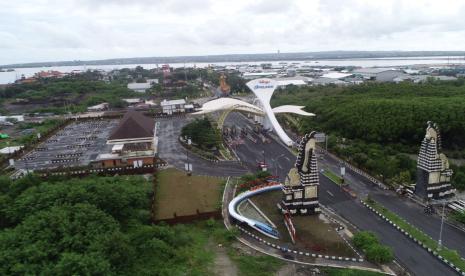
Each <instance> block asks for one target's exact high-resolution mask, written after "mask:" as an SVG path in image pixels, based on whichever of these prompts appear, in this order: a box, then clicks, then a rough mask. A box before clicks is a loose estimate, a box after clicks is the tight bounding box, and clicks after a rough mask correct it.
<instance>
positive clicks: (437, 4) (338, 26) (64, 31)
mask: <svg viewBox="0 0 465 276" xmlns="http://www.w3.org/2000/svg"><path fill="white" fill-rule="evenodd" d="M464 18H465V1H462V0H457V1H454V0H431V1H429V0H424V1H421V0H419V1H414V0H399V1H388V0H382V1H381V0H379V1H378V0H366V1H363V0H321V1H318V0H315V1H312V0H302V1H297V0H296V1H292V0H269V1H259V0H256V1H249V0H231V1H220V0H185V1H181V0H21V1H19V0H18V1H9V0H0V64H8V63H20V62H21V63H22V62H38V61H59V60H78V59H79V60H89V59H106V58H120V57H146V56H178V55H210V54H237V53H270V52H276V51H277V50H278V49H279V50H280V51H281V52H301V51H327V50H465V19H464Z"/></svg>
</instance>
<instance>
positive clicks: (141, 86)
mask: <svg viewBox="0 0 465 276" xmlns="http://www.w3.org/2000/svg"><path fill="white" fill-rule="evenodd" d="M150 87H152V85H151V84H150V83H149V82H142V83H140V82H132V83H128V88H129V89H131V90H133V91H135V92H139V93H144V92H145V91H147V89H150Z"/></svg>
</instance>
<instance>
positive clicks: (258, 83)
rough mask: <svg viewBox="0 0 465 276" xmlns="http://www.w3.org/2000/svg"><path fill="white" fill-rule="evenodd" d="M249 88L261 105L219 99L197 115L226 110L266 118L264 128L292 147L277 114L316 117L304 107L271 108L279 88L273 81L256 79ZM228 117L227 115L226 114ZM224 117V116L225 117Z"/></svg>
mask: <svg viewBox="0 0 465 276" xmlns="http://www.w3.org/2000/svg"><path fill="white" fill-rule="evenodd" d="M247 87H249V88H250V90H252V92H253V93H254V94H255V96H256V97H257V99H258V101H259V105H254V104H250V103H248V102H245V101H242V100H238V99H233V98H218V99H215V100H212V101H209V102H206V103H205V104H203V106H202V107H201V108H200V110H198V111H197V112H195V113H194V115H195V114H206V113H211V112H215V111H221V110H225V111H226V112H228V113H229V112H230V111H231V110H238V111H246V112H249V113H252V114H255V115H259V116H264V117H265V122H264V126H265V127H267V126H268V127H269V126H271V127H272V128H273V129H274V131H275V132H276V134H277V135H278V136H279V138H280V139H281V141H283V143H284V144H286V145H287V146H289V147H291V146H292V145H293V144H294V142H293V141H292V139H291V138H289V136H288V135H287V134H286V132H285V131H284V130H283V128H282V127H281V125H280V124H279V123H278V120H277V119H276V116H275V114H276V113H294V114H298V115H302V116H315V114H313V113H309V112H306V111H304V110H302V109H303V108H304V106H296V105H283V106H278V107H275V108H271V106H270V99H271V96H273V92H274V91H275V89H276V88H277V83H276V81H275V80H273V79H268V78H263V79H255V80H252V81H249V82H248V83H247ZM226 115H227V114H226ZM223 117H224V116H223Z"/></svg>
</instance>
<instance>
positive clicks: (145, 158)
mask: <svg viewBox="0 0 465 276" xmlns="http://www.w3.org/2000/svg"><path fill="white" fill-rule="evenodd" d="M155 131H156V130H155V121H154V119H152V118H149V117H147V116H145V115H143V114H142V113H140V112H138V111H134V110H131V111H128V112H126V114H125V115H124V117H123V118H122V119H121V121H120V122H119V125H118V126H117V127H116V128H115V129H114V130H113V132H112V133H111V134H110V137H109V138H108V139H107V144H108V145H113V147H112V149H111V153H102V154H99V155H98V156H97V158H96V160H95V164H96V166H97V167H104V168H108V167H122V166H133V167H134V168H138V167H142V166H143V165H152V164H154V161H155V153H156V146H157V140H156V133H155Z"/></svg>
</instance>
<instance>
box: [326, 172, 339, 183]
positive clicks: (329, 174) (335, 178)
mask: <svg viewBox="0 0 465 276" xmlns="http://www.w3.org/2000/svg"><path fill="white" fill-rule="evenodd" d="M323 175H324V176H326V177H327V178H329V179H330V180H331V181H333V182H334V183H336V184H337V185H341V182H342V181H341V180H342V179H341V177H340V176H338V175H337V174H335V173H333V172H332V171H330V170H325V171H324V172H323Z"/></svg>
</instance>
